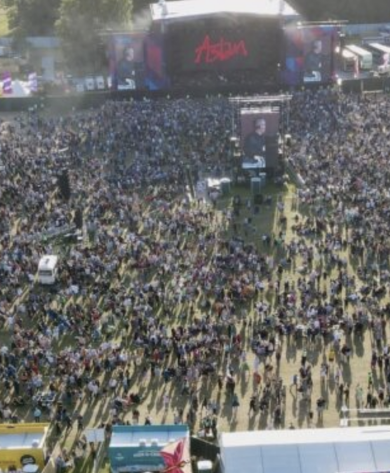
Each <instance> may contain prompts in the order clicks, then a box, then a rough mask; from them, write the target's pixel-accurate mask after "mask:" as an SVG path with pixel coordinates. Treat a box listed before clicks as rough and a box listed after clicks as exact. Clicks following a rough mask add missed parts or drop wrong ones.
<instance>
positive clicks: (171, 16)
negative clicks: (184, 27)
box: [150, 0, 298, 21]
mask: <svg viewBox="0 0 390 473" xmlns="http://www.w3.org/2000/svg"><path fill="white" fill-rule="evenodd" d="M150 8H151V13H152V19H153V21H159V20H175V19H179V18H180V19H183V18H190V17H199V16H205V15H213V14H220V13H234V14H235V13H237V14H240V13H241V14H250V15H261V16H279V15H282V16H283V17H285V18H298V13H297V12H296V11H295V10H294V9H293V8H292V7H291V6H290V5H289V4H288V3H287V2H285V1H281V0H263V1H259V0H240V1H239V2H237V1H236V0H179V1H168V2H167V1H164V0H160V1H159V2H158V3H152V4H151V5H150Z"/></svg>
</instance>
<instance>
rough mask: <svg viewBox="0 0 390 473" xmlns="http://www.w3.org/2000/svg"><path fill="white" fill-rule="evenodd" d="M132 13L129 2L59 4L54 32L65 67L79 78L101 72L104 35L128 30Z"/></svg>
mask: <svg viewBox="0 0 390 473" xmlns="http://www.w3.org/2000/svg"><path fill="white" fill-rule="evenodd" d="M131 11H132V2H131V0H62V2H61V6H60V15H59V19H58V21H57V23H56V28H57V32H58V34H59V36H60V37H61V40H62V48H63V52H64V56H65V59H66V62H67V64H68V67H69V68H70V69H71V70H72V71H73V72H76V73H79V74H92V73H96V72H100V70H101V68H102V65H103V61H105V47H104V40H103V39H102V37H103V35H104V33H107V32H109V31H110V30H111V31H112V30H118V29H123V28H126V27H127V29H128V27H129V24H130V18H131Z"/></svg>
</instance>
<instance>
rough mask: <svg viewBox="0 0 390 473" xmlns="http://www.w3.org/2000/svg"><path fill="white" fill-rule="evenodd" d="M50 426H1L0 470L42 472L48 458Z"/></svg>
mask: <svg viewBox="0 0 390 473" xmlns="http://www.w3.org/2000/svg"><path fill="white" fill-rule="evenodd" d="M47 431H48V424H40V423H35V424H2V425H0V468H1V469H2V470H3V471H8V470H10V469H17V470H23V471H32V470H33V471H34V473H36V472H38V471H42V470H43V467H44V464H45V456H46V437H47Z"/></svg>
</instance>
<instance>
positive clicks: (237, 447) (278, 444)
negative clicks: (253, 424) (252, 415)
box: [220, 426, 390, 473]
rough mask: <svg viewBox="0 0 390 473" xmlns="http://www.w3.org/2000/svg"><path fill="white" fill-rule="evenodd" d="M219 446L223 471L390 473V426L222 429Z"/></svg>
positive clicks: (262, 472) (258, 472)
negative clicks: (240, 430) (232, 431)
mask: <svg viewBox="0 0 390 473" xmlns="http://www.w3.org/2000/svg"><path fill="white" fill-rule="evenodd" d="M220 448H221V470H222V472H223V473H237V472H240V471H242V472H245V473H286V472H288V473H345V472H351V473H352V472H354V473H359V472H370V473H379V472H389V471H390V428H389V427H388V426H386V427H385V426H383V427H378V426H375V427H360V428H337V429H297V430H265V431H257V432H237V433H223V434H221V436H220Z"/></svg>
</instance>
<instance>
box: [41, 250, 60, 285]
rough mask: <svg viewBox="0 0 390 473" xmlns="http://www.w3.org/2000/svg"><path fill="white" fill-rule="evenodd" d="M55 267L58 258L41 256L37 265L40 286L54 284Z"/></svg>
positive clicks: (55, 277)
mask: <svg viewBox="0 0 390 473" xmlns="http://www.w3.org/2000/svg"><path fill="white" fill-rule="evenodd" d="M57 265H58V256H55V255H46V256H43V257H42V258H41V259H40V260H39V264H38V282H39V283H40V284H54V283H55V282H56V279H57V270H58V268H57Z"/></svg>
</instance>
